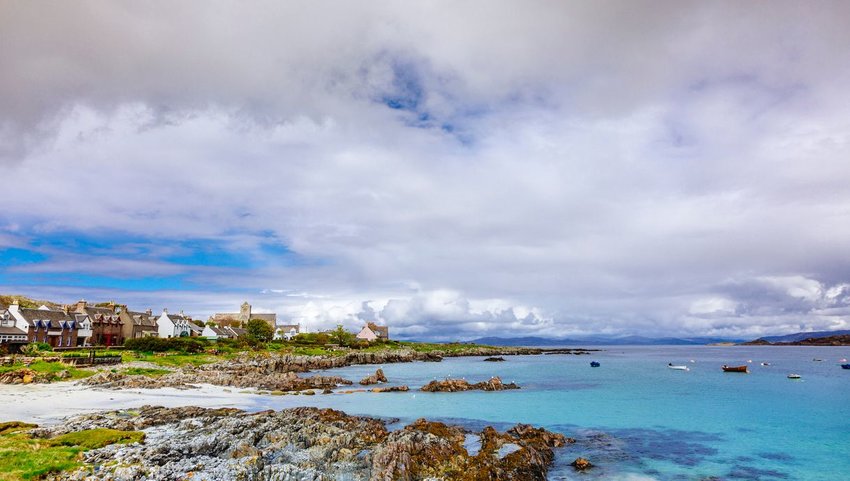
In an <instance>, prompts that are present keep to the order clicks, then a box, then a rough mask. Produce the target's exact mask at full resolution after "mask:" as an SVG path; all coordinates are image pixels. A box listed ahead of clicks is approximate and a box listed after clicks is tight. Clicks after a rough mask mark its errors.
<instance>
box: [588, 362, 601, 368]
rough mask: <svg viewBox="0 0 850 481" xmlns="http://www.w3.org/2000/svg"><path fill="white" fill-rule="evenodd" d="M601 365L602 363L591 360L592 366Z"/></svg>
mask: <svg viewBox="0 0 850 481" xmlns="http://www.w3.org/2000/svg"><path fill="white" fill-rule="evenodd" d="M599 365H600V364H599V363H598V362H596V361H591V362H590V367H599Z"/></svg>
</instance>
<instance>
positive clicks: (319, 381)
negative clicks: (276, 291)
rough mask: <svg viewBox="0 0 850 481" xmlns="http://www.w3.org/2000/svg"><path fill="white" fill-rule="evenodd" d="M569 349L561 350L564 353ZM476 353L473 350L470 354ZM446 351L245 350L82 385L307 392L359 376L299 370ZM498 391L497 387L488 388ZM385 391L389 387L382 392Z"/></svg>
mask: <svg viewBox="0 0 850 481" xmlns="http://www.w3.org/2000/svg"><path fill="white" fill-rule="evenodd" d="M562 351H564V350H557V352H558V353H563V352H562ZM467 352H474V353H475V355H478V356H491V357H492V356H510V355H528V354H538V355H539V354H543V353H544V352H548V351H545V350H542V349H533V348H479V349H475V350H474V351H467ZM466 355H468V356H472V355H473V354H466ZM442 359H443V356H442V355H441V354H437V353H422V352H416V351H412V350H399V351H388V352H365V353H364V352H352V353H348V354H345V355H343V356H335V357H331V356H295V355H289V354H284V355H271V354H269V355H260V356H258V355H242V356H240V357H237V358H235V359H232V360H227V361H221V362H217V363H213V364H205V365H202V366H198V367H184V368H182V369H179V370H175V371H172V372H170V373H168V374H165V375H162V376H157V377H148V376H144V375H128V374H123V373H120V372H112V371H103V372H101V373H98V374H96V375H94V376H92V377H89V378H87V379H84V380H82V381H80V384H82V385H86V386H92V387H100V388H106V389H130V388H147V389H156V388H162V387H172V388H177V389H190V388H194V387H196V386H197V385H199V384H211V385H215V386H228V387H237V388H256V389H260V390H267V391H306V390H312V389H319V390H328V389H333V388H335V387H339V386H347V385H351V384H353V381H351V380H348V379H344V378H342V377H339V376H318V375H317V376H311V377H301V376H298V375H296V373H307V372H310V371H313V370H328V369H334V368H340V367H346V366H352V365H366V364H377V365H380V364H391V363H400V362H415V361H427V362H439V361H441V360H442ZM378 382H386V378H384V377H383V371H382V372H381V373H380V375H378V373H377V372H376V376H375V377H374V378H373V379H370V378H367V379H363V380H361V381H360V384H363V385H369V384H376V383H378ZM487 390H495V389H487ZM382 392H384V391H382Z"/></svg>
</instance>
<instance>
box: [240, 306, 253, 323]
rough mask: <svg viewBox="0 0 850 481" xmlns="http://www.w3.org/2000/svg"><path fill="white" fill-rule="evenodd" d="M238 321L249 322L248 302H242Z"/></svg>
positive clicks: (249, 310)
mask: <svg viewBox="0 0 850 481" xmlns="http://www.w3.org/2000/svg"><path fill="white" fill-rule="evenodd" d="M239 320H240V321H242V322H248V321H250V320H251V304H248V301H245V302H243V303H242V307H240V308H239Z"/></svg>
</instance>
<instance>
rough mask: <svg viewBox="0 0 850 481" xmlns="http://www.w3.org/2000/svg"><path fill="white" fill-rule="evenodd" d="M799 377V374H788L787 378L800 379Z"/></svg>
mask: <svg viewBox="0 0 850 481" xmlns="http://www.w3.org/2000/svg"><path fill="white" fill-rule="evenodd" d="M800 377H801V376H800V375H799V374H789V375H788V379H800Z"/></svg>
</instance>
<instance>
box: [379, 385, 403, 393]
mask: <svg viewBox="0 0 850 481" xmlns="http://www.w3.org/2000/svg"><path fill="white" fill-rule="evenodd" d="M409 390H410V388H409V387H407V386H389V387H374V388H372V392H407V391H409Z"/></svg>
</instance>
